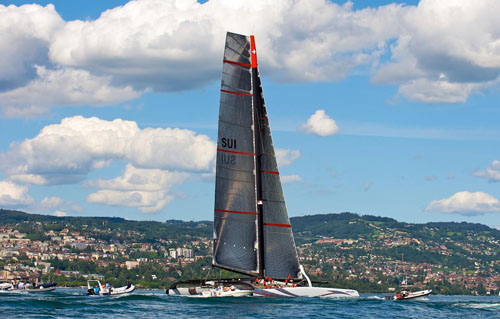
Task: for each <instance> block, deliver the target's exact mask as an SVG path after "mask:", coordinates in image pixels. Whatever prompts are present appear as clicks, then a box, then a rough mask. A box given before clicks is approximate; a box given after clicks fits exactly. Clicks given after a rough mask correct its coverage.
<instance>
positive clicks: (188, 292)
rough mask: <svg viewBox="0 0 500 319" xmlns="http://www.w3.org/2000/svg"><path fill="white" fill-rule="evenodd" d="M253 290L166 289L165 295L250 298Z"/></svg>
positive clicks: (210, 288)
mask: <svg viewBox="0 0 500 319" xmlns="http://www.w3.org/2000/svg"><path fill="white" fill-rule="evenodd" d="M252 293H253V290H250V289H236V290H234V291H233V290H230V291H223V290H220V289H218V290H217V289H215V288H212V287H189V288H175V289H168V292H167V294H168V295H171V296H187V297H196V298H210V297H247V296H251V295H252Z"/></svg>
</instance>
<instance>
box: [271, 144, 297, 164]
mask: <svg viewBox="0 0 500 319" xmlns="http://www.w3.org/2000/svg"><path fill="white" fill-rule="evenodd" d="M275 153H276V161H277V162H278V166H279V167H283V166H288V165H291V164H292V163H293V162H295V161H296V160H297V159H299V157H300V155H301V154H300V151H299V150H289V149H281V148H277V149H276V150H275Z"/></svg>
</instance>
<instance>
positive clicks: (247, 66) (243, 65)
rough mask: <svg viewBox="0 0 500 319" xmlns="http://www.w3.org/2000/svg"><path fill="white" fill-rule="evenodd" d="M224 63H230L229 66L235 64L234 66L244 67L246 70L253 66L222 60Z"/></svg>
mask: <svg viewBox="0 0 500 319" xmlns="http://www.w3.org/2000/svg"><path fill="white" fill-rule="evenodd" d="M222 62H224V63H228V64H233V65H238V66H242V67H245V68H249V67H251V66H252V65H250V64H248V63H241V62H236V61H231V60H222Z"/></svg>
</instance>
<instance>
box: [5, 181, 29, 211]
mask: <svg viewBox="0 0 500 319" xmlns="http://www.w3.org/2000/svg"><path fill="white" fill-rule="evenodd" d="M32 203H33V198H32V197H31V196H30V195H29V194H28V187H27V186H24V185H17V184H15V183H12V182H10V181H5V180H4V181H0V205H2V206H6V207H22V206H28V205H31V204H32Z"/></svg>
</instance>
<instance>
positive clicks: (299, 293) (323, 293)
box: [253, 287, 359, 299]
mask: <svg viewBox="0 0 500 319" xmlns="http://www.w3.org/2000/svg"><path fill="white" fill-rule="evenodd" d="M253 295H254V296H262V297H320V298H334V299H338V298H357V297H359V293H358V292H357V291H356V290H352V289H341V288H323V287H284V288H265V289H259V288H255V289H254V291H253Z"/></svg>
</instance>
